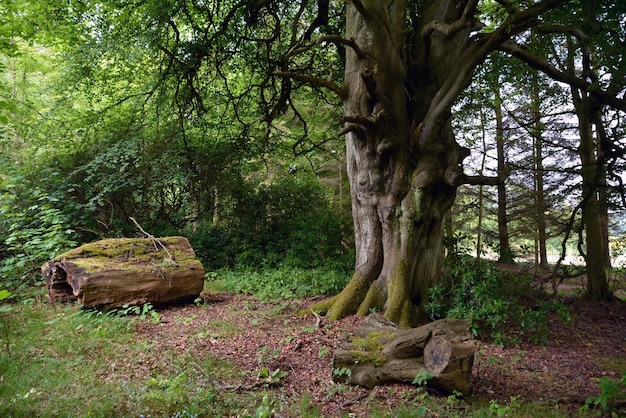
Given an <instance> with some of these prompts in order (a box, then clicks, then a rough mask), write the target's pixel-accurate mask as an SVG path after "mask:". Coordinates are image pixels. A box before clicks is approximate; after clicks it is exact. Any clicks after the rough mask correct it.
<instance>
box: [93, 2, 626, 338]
mask: <svg viewBox="0 0 626 418" xmlns="http://www.w3.org/2000/svg"><path fill="white" fill-rule="evenodd" d="M582 3H585V4H586V7H585V8H583V7H582V6H581V4H582ZM587 3H589V4H591V3H593V7H591V8H590V7H589V4H587ZM614 3H615V1H600V0H597V1H596V0H539V1H536V0H485V1H479V0H383V1H381V0H350V1H346V2H342V1H330V0H317V1H312V0H298V1H279V0H214V1H206V2H203V1H191V2H189V1H163V0H151V1H145V2H140V3H136V2H130V3H126V2H125V1H121V2H119V4H116V5H115V6H116V7H113V8H111V9H107V8H103V7H100V8H99V9H98V8H96V9H95V10H100V11H99V12H97V13H96V18H100V17H101V16H99V15H98V13H101V14H106V13H109V14H110V15H113V16H115V17H116V18H119V16H122V17H123V18H125V19H126V24H127V27H136V28H137V29H136V32H134V33H131V34H129V37H128V39H130V38H132V37H136V38H137V39H139V40H140V42H143V40H144V39H145V42H146V45H149V46H151V47H153V48H154V50H155V51H156V53H157V54H158V55H157V56H158V57H159V58H160V60H161V61H160V62H161V64H160V65H161V67H160V68H161V73H162V83H161V84H162V86H165V87H167V89H168V90H165V87H164V91H166V92H167V93H169V94H171V92H172V91H173V92H174V95H173V96H174V98H175V104H176V105H178V106H180V108H181V115H184V117H185V118H192V117H193V115H194V114H195V112H202V111H203V110H204V109H206V108H207V107H210V106H218V105H219V106H221V105H222V103H226V102H222V100H224V98H226V99H227V102H228V103H230V104H224V106H234V109H235V110H234V113H235V115H236V118H235V120H232V119H231V120H229V121H228V123H236V124H239V125H240V126H241V127H242V128H243V129H242V132H243V134H244V135H249V136H250V137H256V138H258V137H259V136H264V137H265V140H266V141H267V143H271V141H272V138H273V134H275V132H276V131H275V130H273V125H272V122H273V121H274V120H276V118H277V117H278V116H280V115H282V114H288V115H291V116H292V117H293V120H295V121H297V122H299V123H300V124H301V132H302V141H304V140H305V139H310V138H307V124H306V114H305V113H306V112H304V111H302V109H303V107H302V108H301V107H298V106H299V105H298V103H299V100H300V99H301V98H302V96H301V94H302V92H303V91H306V94H307V95H309V96H310V95H315V94H318V95H319V96H318V97H322V98H323V99H324V100H325V103H327V104H328V105H329V106H330V105H332V104H333V103H336V104H339V103H341V104H342V105H343V116H342V118H341V119H342V123H343V129H342V131H341V134H342V135H345V142H346V155H347V170H348V176H349V180H350V187H351V197H352V214H353V218H354V230H355V245H356V264H355V268H354V275H353V277H352V279H351V281H350V282H349V284H348V285H347V286H346V288H345V289H344V290H343V291H342V292H341V293H340V294H338V295H337V296H336V297H334V298H332V299H330V300H328V301H324V302H322V303H319V304H317V305H316V306H314V307H313V309H316V310H319V311H323V312H324V313H326V314H327V315H329V316H330V317H332V318H338V317H342V316H344V315H348V314H352V313H358V314H366V313H368V312H369V311H370V310H379V311H382V312H384V315H385V317H386V318H388V319H389V320H391V321H393V322H395V323H398V324H400V325H401V326H403V327H411V326H414V325H416V324H417V323H419V322H420V321H422V320H424V319H425V318H424V313H423V309H422V308H423V306H424V304H425V303H426V302H427V291H428V289H429V287H430V286H432V285H433V284H434V283H436V282H437V281H438V280H439V278H440V275H441V273H442V236H443V222H444V218H445V216H446V213H447V212H448V211H449V209H450V207H451V205H452V203H453V201H454V199H455V194H456V190H457V188H458V187H459V186H460V185H462V184H465V183H474V184H481V183H482V184H497V183H498V179H490V178H480V177H469V176H466V175H464V174H463V170H462V162H463V159H464V158H465V157H466V156H467V155H468V151H467V150H466V149H464V148H462V147H460V146H459V145H458V144H457V142H456V141H455V137H454V134H453V131H452V128H451V117H452V108H453V105H454V104H455V101H456V100H457V98H458V97H459V95H460V94H461V93H462V92H463V91H464V89H465V88H466V87H467V86H468V85H469V84H470V83H471V81H472V76H473V72H474V70H475V69H476V68H477V67H478V66H479V65H481V64H482V63H483V62H485V60H487V59H488V57H489V56H490V54H492V53H493V52H494V51H501V52H503V53H504V54H506V55H507V56H514V57H516V58H518V59H521V60H523V61H525V62H527V63H529V64H530V65H531V66H532V67H534V68H536V69H539V70H541V71H543V72H546V73H548V75H549V76H551V77H552V78H554V79H556V80H559V81H561V82H565V83H568V84H572V85H574V86H575V88H576V89H579V90H580V91H584V92H585V94H588V95H589V97H590V98H591V99H593V101H594V103H596V104H597V105H598V106H600V107H605V106H607V105H609V106H612V107H613V108H616V109H620V110H621V111H624V110H625V109H626V105H625V104H624V100H623V99H620V98H618V96H617V94H618V93H619V94H623V93H622V92H621V90H620V89H619V88H609V87H611V86H604V85H602V83H598V82H597V81H595V82H594V80H591V79H589V78H584V77H581V76H580V74H576V73H574V74H572V73H571V72H569V71H566V70H565V69H562V68H561V69H560V68H558V66H555V65H553V64H551V63H550V62H549V60H548V59H547V58H546V57H545V54H543V53H538V54H534V53H533V51H532V49H530V48H527V47H526V45H525V43H527V42H528V41H529V39H530V38H531V37H530V36H529V32H530V30H531V29H540V30H539V31H538V33H540V35H539V36H545V37H550V36H562V34H563V33H564V32H567V31H568V30H572V27H573V26H572V25H575V24H576V21H577V19H578V14H577V11H579V10H581V9H584V10H592V9H593V10H604V8H606V7H613V6H614V5H615V4H614ZM81 4H82V3H81ZM105 4H107V3H105ZM119 6H121V7H120V8H119V9H118V8H117V7H119ZM122 9H123V10H124V12H118V10H122ZM603 13H604V12H603ZM579 14H580V13H579ZM563 16H568V19H562V17H563ZM580 19H581V20H582V19H583V17H582V16H581V17H580ZM93 20H96V19H93ZM566 20H567V25H560V22H561V21H563V22H565V21H566ZM618 21H619V19H618ZM548 23H549V24H548ZM108 30H122V29H121V26H119V25H118V26H117V27H114V26H104V29H103V31H108ZM599 30H600V31H601V30H602V29H601V28H600V29H599ZM130 31H131V32H132V30H130ZM598 34H600V35H601V33H600V32H598V33H596V34H595V35H598ZM218 84H219V85H220V86H223V88H222V90H220V92H221V93H219V95H216V94H215V89H214V88H213V86H214V85H218ZM172 86H175V87H174V88H173V89H172ZM158 90H159V89H158V88H155V90H154V91H152V92H151V94H154V93H155V92H158ZM309 96H307V97H309ZM251 97H252V99H251ZM333 100H335V102H333ZM216 101H219V102H220V103H219V104H216ZM242 106H243V107H246V112H244V111H243V107H242ZM252 108H254V109H256V110H257V111H258V113H259V114H262V115H263V116H262V118H261V122H262V123H264V124H265V126H266V129H258V126H259V120H258V119H255V118H250V117H248V115H249V114H250V111H252V110H253V109H252ZM223 123H226V121H223ZM274 137H275V136H274Z"/></svg>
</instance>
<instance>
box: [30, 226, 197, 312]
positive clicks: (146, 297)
mask: <svg viewBox="0 0 626 418" xmlns="http://www.w3.org/2000/svg"><path fill="white" fill-rule="evenodd" d="M41 273H42V276H43V278H44V281H45V283H46V288H47V291H48V294H47V299H48V302H49V303H51V304H54V303H55V302H58V301H77V302H78V303H80V304H81V305H83V306H84V307H97V308H102V309H113V308H119V307H122V306H126V305H130V306H132V305H143V304H145V303H151V304H153V305H154V306H159V305H165V304H172V303H177V302H184V301H193V300H194V299H195V298H196V297H198V295H200V292H201V291H202V287H203V285H204V267H202V264H201V263H200V261H198V260H197V259H196V255H195V253H194V251H193V249H192V248H191V245H190V244H189V241H188V240H187V239H186V238H184V237H165V238H158V239H156V238H112V239H105V240H101V241H96V242H93V243H90V244H85V245H83V246H80V247H78V248H75V249H73V250H70V251H68V252H66V253H64V254H61V255H59V256H57V257H55V258H54V259H53V260H51V261H49V262H47V263H46V264H44V265H43V266H42V267H41Z"/></svg>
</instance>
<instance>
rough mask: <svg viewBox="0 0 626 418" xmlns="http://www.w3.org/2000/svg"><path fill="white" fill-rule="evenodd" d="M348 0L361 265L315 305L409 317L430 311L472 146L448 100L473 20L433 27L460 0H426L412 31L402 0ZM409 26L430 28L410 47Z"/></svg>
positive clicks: (463, 70)
mask: <svg viewBox="0 0 626 418" xmlns="http://www.w3.org/2000/svg"><path fill="white" fill-rule="evenodd" d="M346 7H347V13H346V16H347V23H346V28H347V34H346V39H351V40H353V41H354V42H355V44H357V45H358V49H355V48H347V50H346V70H345V85H346V86H349V89H348V92H347V95H346V98H345V99H344V121H345V122H346V125H345V128H344V133H346V150H347V155H346V158H347V173H348V178H349V180H350V188H351V197H352V215H353V218H354V229H355V238H356V242H355V246H356V265H355V272H354V275H353V277H352V280H351V281H350V283H349V284H348V285H347V286H346V288H345V289H344V290H343V291H342V292H341V293H340V294H339V295H337V296H336V297H334V298H332V299H330V300H328V301H324V302H321V303H318V304H316V305H314V306H313V309H315V310H318V311H321V312H324V313H327V314H328V315H329V316H330V317H331V318H339V317H342V316H345V315H348V314H354V313H357V314H361V315H366V314H367V313H369V312H370V310H381V311H383V312H384V315H385V317H386V318H388V319H389V320H391V321H393V322H395V323H397V324H399V325H400V326H402V327H412V326H415V325H416V324H418V323H420V322H423V321H425V320H426V316H425V314H424V311H423V306H424V304H426V303H427V300H428V289H429V287H430V286H431V285H432V284H434V283H436V282H437V281H438V280H439V278H440V275H441V270H442V237H443V221H444V218H445V216H446V214H447V212H448V211H449V209H450V207H451V205H452V203H453V201H454V198H455V195H456V188H457V186H458V185H457V184H456V179H457V176H458V175H459V174H460V168H459V164H460V162H461V160H462V159H463V157H465V156H466V154H464V153H462V152H461V149H460V148H459V146H458V145H457V144H456V142H455V140H454V136H453V134H452V129H451V125H450V116H451V114H450V108H451V106H452V103H453V98H455V97H457V95H458V92H460V90H461V87H464V86H466V85H467V83H469V81H470V79H471V70H473V68H474V67H473V64H472V62H470V61H468V60H465V61H463V60H458V59H459V56H460V54H461V53H462V52H463V48H464V47H465V46H466V43H467V39H468V36H467V35H468V33H469V31H470V30H471V28H469V27H468V28H464V29H461V30H459V31H457V32H455V33H454V34H452V35H450V36H445V35H443V34H442V33H440V32H437V31H429V30H428V28H427V27H426V24H425V23H424V22H426V23H428V22H433V21H441V22H447V21H454V20H457V19H459V18H460V17H461V14H462V13H463V7H458V5H457V4H456V2H454V1H439V2H437V4H436V5H430V4H425V5H424V10H422V11H421V19H420V22H421V23H416V24H415V27H413V28H411V29H410V30H409V31H406V30H405V29H406V28H405V26H406V23H405V22H406V21H407V20H406V16H405V13H406V2H405V1H394V2H392V3H390V4H385V3H381V2H378V1H373V0H369V1H359V2H349V3H348V4H347V6H346ZM408 32H411V33H415V34H417V36H423V37H424V39H422V40H418V41H416V42H415V43H414V45H415V47H414V49H413V50H412V51H407V50H406V42H405V34H406V33H408ZM409 52H410V54H411V57H410V58H409V57H407V54H408V53H409ZM459 62H461V63H463V66H460V65H457V64H458V63H459Z"/></svg>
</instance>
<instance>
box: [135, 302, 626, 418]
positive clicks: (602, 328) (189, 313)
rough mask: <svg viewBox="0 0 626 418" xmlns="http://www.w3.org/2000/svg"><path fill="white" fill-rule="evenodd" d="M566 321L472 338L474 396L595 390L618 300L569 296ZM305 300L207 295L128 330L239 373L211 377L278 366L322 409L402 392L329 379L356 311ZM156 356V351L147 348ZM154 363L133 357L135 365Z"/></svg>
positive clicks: (287, 386)
mask: <svg viewBox="0 0 626 418" xmlns="http://www.w3.org/2000/svg"><path fill="white" fill-rule="evenodd" d="M570 302H571V303H570V305H569V306H570V307H571V311H572V322H571V324H569V325H567V324H564V323H562V322H560V321H559V320H558V319H557V318H553V319H551V320H550V323H549V327H550V336H549V344H548V345H546V346H535V345H531V344H521V345H520V346H518V347H513V348H502V347H498V346H495V345H492V344H489V343H483V342H479V343H478V344H477V358H476V362H475V369H474V379H475V380H474V395H473V396H474V397H476V398H484V399H485V400H486V401H488V400H490V399H495V400H498V401H508V400H509V399H510V397H512V396H519V397H520V399H521V400H525V401H536V402H541V403H548V404H560V405H565V406H563V407H564V408H572V410H575V408H577V407H578V406H580V405H581V404H582V403H583V402H584V400H585V399H586V397H588V396H590V395H593V394H597V393H598V389H597V382H596V381H595V380H594V379H597V378H601V377H602V376H609V377H613V378H618V377H619V374H620V373H621V372H622V371H624V367H625V365H626V321H625V320H624V319H625V317H626V304H624V303H613V304H608V303H589V302H582V301H578V300H571V301H570ZM310 303H311V301H302V302H297V303H296V302H289V303H284V304H267V303H261V302H259V301H257V300H255V299H254V298H252V297H248V296H240V295H228V294H224V295H217V296H214V297H212V298H211V300H209V302H208V304H207V305H206V306H202V307H197V306H194V305H188V306H179V307H173V308H170V309H167V310H159V314H160V319H161V322H160V323H158V324H156V323H152V322H150V321H139V322H138V325H137V329H136V331H137V334H138V339H139V340H140V342H142V343H149V344H151V346H152V350H156V351H157V352H159V351H162V352H165V351H168V352H170V351H171V350H174V352H178V353H189V354H192V355H194V356H198V358H202V357H203V356H207V355H210V356H212V357H214V358H218V359H227V360H230V361H231V362H233V363H234V364H235V365H237V366H238V367H239V368H240V369H242V370H245V371H246V372H247V373H245V374H242V375H240V376H237V377H234V378H232V379H230V381H219V382H215V384H216V385H219V386H221V387H229V388H237V387H240V388H245V387H253V386H254V385H256V384H258V382H259V377H258V372H259V371H260V370H261V369H263V368H267V369H268V370H269V371H270V372H271V371H274V370H280V371H283V372H287V374H286V376H284V377H283V378H281V380H280V385H281V386H280V388H281V393H282V394H283V395H284V396H289V397H294V399H299V398H300V396H301V395H302V394H303V393H308V395H309V396H310V399H311V402H312V403H314V404H316V405H319V406H320V407H321V408H322V409H323V413H324V415H325V416H333V415H339V414H343V413H345V412H347V411H349V412H353V413H355V414H356V415H359V411H361V412H363V408H367V402H368V401H369V400H371V399H372V398H373V397H375V398H376V399H377V400H379V401H381V402H382V403H383V404H388V405H389V406H390V407H391V406H393V405H396V404H397V403H399V402H402V400H403V398H405V397H406V393H407V391H410V390H411V387H410V386H401V385H391V386H388V387H385V388H381V389H379V390H375V391H370V392H368V391H366V390H365V389H361V388H350V389H346V388H339V387H338V386H337V385H336V384H335V383H333V382H332V380H331V376H332V372H333V370H332V365H331V360H332V351H333V347H334V344H335V341H336V339H337V337H338V336H339V335H340V334H341V333H343V332H350V331H351V330H353V329H354V328H355V327H357V326H358V325H359V324H360V322H361V321H362V319H363V318H361V317H354V316H351V317H348V318H345V319H343V320H340V321H334V322H331V321H328V320H327V319H325V318H320V317H316V316H313V315H310V316H305V317H302V316H298V315H297V314H296V312H297V311H298V309H300V308H303V307H305V306H307V305H308V304H310ZM155 357H157V358H158V356H155ZM157 366H158V365H156V364H146V365H143V367H142V369H143V370H137V373H146V372H149V371H150V369H151V368H154V367H157Z"/></svg>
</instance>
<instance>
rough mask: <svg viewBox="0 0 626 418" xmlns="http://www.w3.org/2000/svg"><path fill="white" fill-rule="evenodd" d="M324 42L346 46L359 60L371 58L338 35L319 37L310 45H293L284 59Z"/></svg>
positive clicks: (351, 40) (354, 43)
mask: <svg viewBox="0 0 626 418" xmlns="http://www.w3.org/2000/svg"><path fill="white" fill-rule="evenodd" d="M324 42H330V43H333V44H340V45H345V46H348V47H350V48H352V50H353V51H354V53H355V54H356V55H357V57H359V58H361V59H371V58H373V57H372V56H371V55H370V54H368V53H367V52H365V51H363V50H362V49H361V48H360V47H359V46H358V45H357V43H356V42H354V39H346V38H343V37H341V36H338V35H325V36H320V37H319V38H315V39H314V40H313V41H311V42H310V43H308V44H306V45H303V44H301V43H299V44H297V45H294V47H293V48H292V49H290V50H289V52H287V54H286V55H285V58H291V57H294V56H296V55H298V54H302V53H304V52H307V51H308V50H310V49H311V48H313V47H314V46H316V45H319V44H321V43H324Z"/></svg>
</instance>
